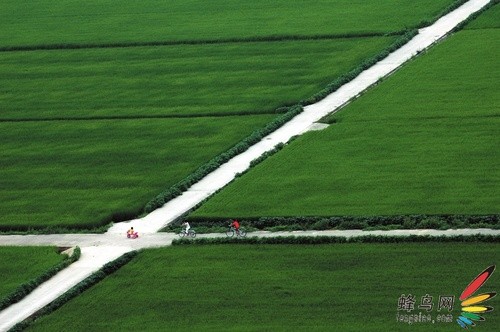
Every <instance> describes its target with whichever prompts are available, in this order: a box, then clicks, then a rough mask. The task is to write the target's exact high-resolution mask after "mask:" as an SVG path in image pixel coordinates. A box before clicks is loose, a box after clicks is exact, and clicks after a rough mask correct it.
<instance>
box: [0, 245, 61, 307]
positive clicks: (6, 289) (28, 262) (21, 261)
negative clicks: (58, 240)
mask: <svg viewBox="0 0 500 332" xmlns="http://www.w3.org/2000/svg"><path fill="white" fill-rule="evenodd" d="M64 257H65V256H64V255H60V254H58V253H57V251H56V249H55V248H54V247H0V261H1V262H2V264H0V275H1V276H2V282H0V301H1V300H2V299H4V298H5V297H6V296H7V295H9V294H11V293H12V292H14V291H15V290H16V289H17V288H18V287H19V286H21V284H23V283H27V282H29V281H31V280H33V279H35V278H37V277H38V276H40V275H42V274H43V273H45V272H46V271H47V270H49V269H50V268H51V267H53V266H55V265H56V264H57V263H59V262H61V261H62V260H63V259H64Z"/></svg>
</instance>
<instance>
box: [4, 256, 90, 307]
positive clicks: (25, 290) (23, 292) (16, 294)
mask: <svg viewBox="0 0 500 332" xmlns="http://www.w3.org/2000/svg"><path fill="white" fill-rule="evenodd" d="M80 254H81V251H80V248H79V247H76V248H75V250H74V251H73V255H71V256H67V257H66V258H65V259H64V260H63V261H62V262H60V263H58V264H57V265H55V266H53V267H52V268H50V269H48V270H47V271H45V272H44V273H43V274H42V275H40V276H38V277H36V278H34V279H32V280H30V281H28V282H26V283H24V284H22V285H21V286H19V287H18V288H17V289H16V290H14V291H13V292H12V293H10V294H9V295H7V296H6V297H4V298H3V299H1V300H0V310H3V309H5V308H7V307H8V306H11V305H13V304H14V303H17V302H19V301H21V300H22V299H23V298H24V297H25V296H27V295H28V294H29V293H31V292H32V291H33V290H34V289H35V288H37V287H38V286H40V285H41V284H43V283H44V282H45V281H47V280H49V279H50V278H52V277H53V276H55V275H56V274H57V273H58V272H59V271H61V270H63V269H65V268H66V267H68V266H69V265H70V264H72V263H74V262H76V261H77V260H78V259H80Z"/></svg>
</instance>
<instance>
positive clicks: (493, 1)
mask: <svg viewBox="0 0 500 332" xmlns="http://www.w3.org/2000/svg"><path fill="white" fill-rule="evenodd" d="M498 3H500V0H491V1H490V2H489V3H488V4H487V5H486V6H484V7H483V8H481V9H480V10H478V11H477V12H475V13H474V14H472V15H470V16H469V17H467V19H465V20H464V21H462V22H461V23H460V24H458V25H457V26H456V27H455V28H453V30H452V32H457V31H460V30H462V29H463V28H465V27H466V26H467V25H468V24H469V23H470V22H472V21H474V20H475V19H476V18H478V17H479V15H481V14H482V13H483V12H485V11H486V10H488V9H490V8H491V7H493V6H495V5H496V4H498Z"/></svg>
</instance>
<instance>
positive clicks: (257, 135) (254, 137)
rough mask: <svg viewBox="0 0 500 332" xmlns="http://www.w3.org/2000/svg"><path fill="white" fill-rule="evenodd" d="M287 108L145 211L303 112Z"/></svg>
mask: <svg viewBox="0 0 500 332" xmlns="http://www.w3.org/2000/svg"><path fill="white" fill-rule="evenodd" d="M286 109H287V112H286V113H284V114H282V115H280V116H278V117H277V118H276V119H274V120H273V121H272V122H270V123H269V124H267V125H266V126H265V127H264V128H262V129H259V130H256V131H254V132H253V133H252V134H251V135H250V136H248V137H247V138H245V139H244V140H243V141H241V142H239V143H237V144H236V145H235V146H233V147H232V148H230V149H229V150H228V151H226V152H223V153H221V154H220V155H218V156H216V157H215V158H213V159H212V160H210V161H209V162H208V163H206V164H205V165H203V166H201V167H200V168H198V169H197V170H196V171H195V172H194V173H192V174H190V175H189V176H188V177H186V178H185V179H184V180H182V181H180V182H178V183H177V184H175V185H174V186H172V187H170V188H169V189H167V190H165V191H163V192H162V193H160V194H159V195H157V196H156V197H155V198H154V199H152V200H151V201H150V202H148V203H147V204H146V206H145V207H144V212H145V213H149V212H152V211H154V210H155V209H157V208H159V207H161V206H163V204H165V203H166V202H168V201H170V200H171V199H173V198H175V197H177V196H179V195H181V194H182V193H183V192H184V191H186V190H187V189H188V188H189V187H190V186H192V185H193V184H195V183H196V182H198V181H200V180H201V179H203V178H204V177H205V176H206V175H208V174H210V173H211V172H213V171H214V170H216V169H217V168H219V167H220V166H221V165H222V164H224V163H226V162H227V161H229V160H230V159H231V158H233V157H235V156H237V155H238V154H240V153H242V152H244V151H246V150H248V149H249V148H250V147H251V146H252V145H254V144H255V143H257V142H259V141H260V140H261V139H262V138H264V137H265V136H267V135H269V134H270V133H272V132H274V131H275V130H276V129H278V128H279V127H281V126H282V125H284V124H285V123H286V122H288V121H290V120H291V119H292V118H293V117H295V116H296V115H297V114H299V113H300V112H302V107H300V106H292V107H288V108H286Z"/></svg>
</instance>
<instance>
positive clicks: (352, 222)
mask: <svg viewBox="0 0 500 332" xmlns="http://www.w3.org/2000/svg"><path fill="white" fill-rule="evenodd" d="M235 218H236V219H238V220H239V221H240V223H241V224H242V225H243V226H244V227H247V228H254V229H258V230H271V231H273V230H274V231H279V230H327V229H365V230H367V229H418V228H431V229H449V228H485V227H486V228H493V229H500V214H491V215H453V214H443V215H425V214H422V215H395V216H331V217H259V218H244V217H241V218H238V217H237V216H236V217H235ZM184 220H186V221H188V222H189V223H190V224H191V225H192V226H193V227H205V228H214V227H227V226H228V218H227V217H226V218H223V217H214V218H207V217H193V216H188V217H186V218H185V219H180V220H176V221H175V222H174V223H172V227H176V226H179V225H180V224H181V223H182V222H183V221H184Z"/></svg>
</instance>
